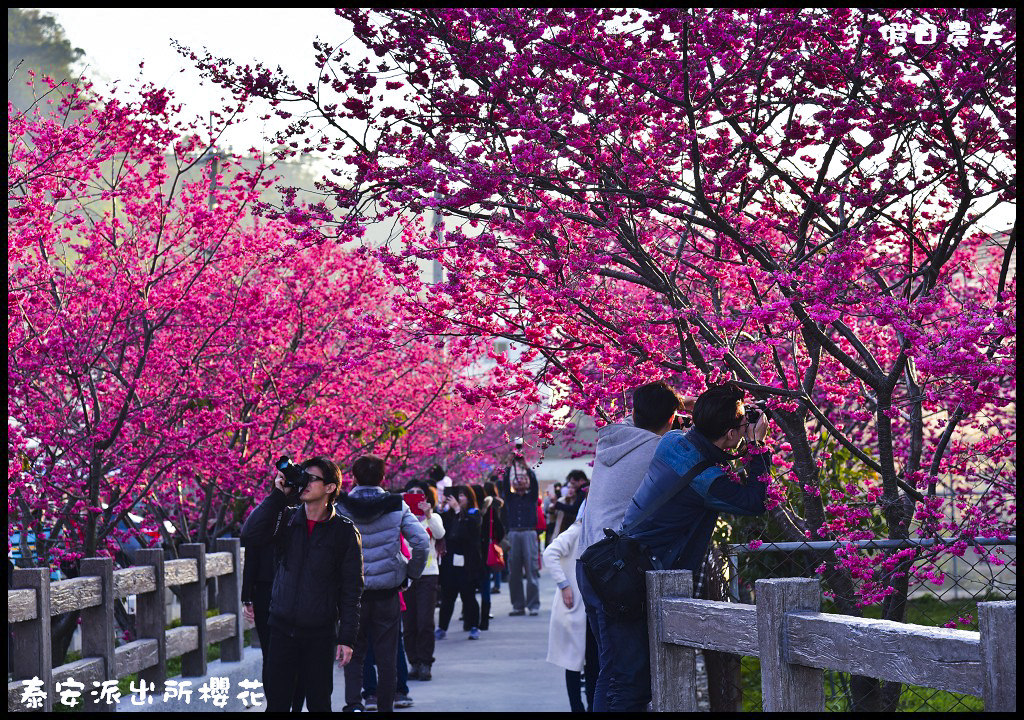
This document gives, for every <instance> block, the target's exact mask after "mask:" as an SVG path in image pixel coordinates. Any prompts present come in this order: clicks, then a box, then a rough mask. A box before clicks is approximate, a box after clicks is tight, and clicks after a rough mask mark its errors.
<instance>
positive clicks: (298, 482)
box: [274, 455, 310, 497]
mask: <svg viewBox="0 0 1024 720" xmlns="http://www.w3.org/2000/svg"><path fill="white" fill-rule="evenodd" d="M274 466H275V467H276V468H277V469H278V470H280V471H281V474H282V475H284V485H285V487H290V488H295V493H294V497H298V495H299V493H301V492H302V491H303V490H305V489H306V486H307V485H309V477H310V476H309V473H307V472H306V471H305V470H303V469H302V468H301V467H299V466H298V465H293V464H292V462H291V461H290V460H289V459H288V456H287V455H282V456H281V457H279V458H278V459H277V462H276V463H274Z"/></svg>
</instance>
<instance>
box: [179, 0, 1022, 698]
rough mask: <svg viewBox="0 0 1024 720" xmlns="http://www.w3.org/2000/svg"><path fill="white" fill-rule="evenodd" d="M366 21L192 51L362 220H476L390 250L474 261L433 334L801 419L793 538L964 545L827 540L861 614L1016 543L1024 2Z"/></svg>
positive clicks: (599, 380) (564, 382) (782, 467)
mask: <svg viewBox="0 0 1024 720" xmlns="http://www.w3.org/2000/svg"><path fill="white" fill-rule="evenodd" d="M338 14H339V15H340V16H341V18H342V20H343V24H342V23H339V29H338V32H337V36H339V37H342V36H344V37H348V36H349V30H350V29H351V30H352V32H353V33H354V37H355V39H356V40H357V41H358V42H359V43H361V46H362V48H353V47H347V46H342V45H337V44H334V43H332V42H328V41H322V40H321V41H318V42H317V43H316V44H315V48H314V50H315V67H316V71H317V74H318V76H319V77H318V78H317V79H316V80H315V81H314V82H310V83H309V84H308V85H302V84H299V83H296V82H294V81H292V80H290V79H289V78H287V77H284V76H283V75H281V74H280V73H278V72H274V71H272V70H270V69H269V68H267V67H265V66H262V65H257V66H254V67H250V66H245V67H242V66H239V65H237V64H235V63H232V62H231V61H230V60H228V59H225V58H217V57H214V56H212V55H210V54H208V53H207V54H198V53H195V52H192V51H189V50H188V49H185V48H182V52H183V53H184V54H185V55H186V56H188V57H190V58H192V59H193V60H196V61H197V62H198V63H199V66H200V67H201V68H202V69H203V71H204V72H205V73H206V75H207V76H208V77H210V78H212V79H213V80H215V81H216V82H218V83H220V84H221V85H223V86H224V87H227V88H231V89H232V90H234V91H235V92H237V93H238V95H239V96H240V97H253V96H257V97H263V98H267V99H269V100H270V101H271V102H272V103H273V104H274V106H275V107H276V111H277V113H278V114H279V115H280V116H282V117H286V118H290V119H292V120H293V121H294V122H293V124H292V125H291V127H290V129H289V130H288V131H286V132H284V133H282V135H281V137H280V139H281V140H282V142H284V143H286V144H291V145H292V146H293V147H295V148H296V149H302V150H307V151H313V150H318V151H321V152H328V153H333V154H334V156H335V157H336V168H335V170H334V174H333V176H332V178H325V179H324V182H323V183H322V184H321V185H320V186H319V190H321V191H322V192H323V193H324V197H325V208H326V207H328V206H330V209H332V210H335V211H336V216H337V217H338V218H339V219H343V221H345V222H349V221H351V219H352V218H353V217H362V218H364V219H366V220H379V219H382V218H387V217H392V216H414V217H415V216H420V215H422V213H424V212H425V211H426V210H433V211H437V212H440V213H442V214H443V215H444V216H445V217H447V218H449V223H450V224H455V225H458V227H457V228H454V229H453V228H449V229H448V231H447V232H445V233H443V234H439V233H434V232H431V231H430V230H429V229H427V228H424V227H418V226H417V225H416V223H415V222H410V223H408V227H407V228H406V230H405V232H404V233H403V234H402V236H401V239H400V241H398V242H395V243H393V244H392V246H391V247H390V248H389V249H388V250H386V251H382V252H379V253H378V256H379V257H380V259H381V261H382V262H383V263H384V264H385V266H386V267H387V268H388V270H389V271H390V272H391V273H392V274H393V276H394V277H395V278H396V279H399V280H403V281H404V284H403V287H408V286H410V284H411V283H410V282H408V281H409V279H410V278H412V275H413V273H414V270H415V263H416V262H417V261H422V260H432V261H437V262H439V263H441V265H442V266H443V267H444V268H445V271H446V281H445V282H443V283H441V284H437V285H433V286H430V287H423V288H417V290H416V292H410V293H409V294H408V295H407V296H406V297H405V298H404V299H403V300H402V302H404V304H405V311H406V312H409V313H411V314H413V315H415V316H417V317H419V318H420V327H421V328H422V330H423V331H424V332H426V333H429V334H432V335H435V336H447V337H459V338H468V337H478V336H482V337H501V338H507V339H509V340H513V341H515V342H517V343H519V344H521V345H522V346H523V347H526V348H527V351H526V353H525V354H524V356H523V358H522V362H520V363H508V364H501V365H499V369H498V372H499V374H500V376H501V383H500V385H499V386H498V387H502V388H503V389H504V390H506V391H507V390H512V391H513V392H512V393H511V395H512V396H515V397H517V398H518V399H521V400H525V401H527V402H529V401H534V400H536V399H537V393H538V390H537V384H538V383H545V384H546V385H547V386H549V387H551V388H553V389H554V399H553V402H554V407H555V409H558V408H559V407H565V408H571V409H575V410H579V411H583V412H587V413H590V414H593V415H595V416H598V417H601V418H603V419H604V420H606V421H607V420H611V419H614V417H616V416H617V415H618V414H621V413H622V412H623V411H624V406H623V403H622V400H621V399H622V398H623V397H624V394H625V392H626V391H627V390H628V389H629V388H631V387H633V386H635V385H636V384H639V383H641V382H645V381H648V380H650V379H652V378H656V377H662V376H669V377H670V378H672V379H673V380H674V381H675V382H676V383H677V384H678V385H679V386H680V388H681V389H683V390H684V391H686V392H689V393H696V392H699V391H700V390H702V389H703V388H704V387H706V385H707V384H708V383H712V382H716V381H719V380H721V379H724V378H726V377H729V378H733V379H735V380H737V381H738V382H739V383H740V384H741V385H742V386H743V387H744V388H745V389H746V390H747V391H748V392H749V393H751V395H752V396H753V397H754V398H757V399H759V400H761V401H764V402H765V403H766V404H767V407H768V408H769V410H770V413H771V416H772V419H773V421H774V422H775V424H776V426H777V427H778V430H779V437H778V441H777V442H776V443H775V444H774V445H773V446H772V447H771V451H772V452H773V453H774V458H775V464H776V467H777V468H778V469H779V474H778V477H777V478H776V480H775V481H773V483H772V486H771V489H770V497H771V504H772V506H773V520H774V521H775V522H776V523H777V525H778V528H779V529H780V532H781V533H782V535H783V537H784V538H785V539H796V540H802V539H804V538H809V539H815V540H817V539H835V540H844V541H845V540H856V539H862V538H866V537H877V536H879V535H880V536H883V537H888V538H891V539H905V538H909V537H910V536H911V535H918V536H923V537H934V536H939V535H942V536H947V537H948V536H952V537H954V538H957V539H958V542H957V544H956V545H954V546H953V547H952V548H949V547H944V546H939V547H936V548H933V549H931V550H928V551H923V550H920V549H916V548H911V549H909V550H899V551H891V552H885V553H876V554H874V555H865V554H862V553H858V552H857V551H855V550H854V549H853V548H852V546H849V547H848V548H847V549H844V550H843V551H841V552H838V553H822V554H821V556H820V559H821V567H820V568H819V571H820V572H821V573H822V574H823V577H824V579H825V581H826V582H827V584H828V587H829V589H830V592H831V593H832V594H833V595H834V597H835V600H836V603H837V606H838V607H839V608H840V610H841V611H843V612H847V613H852V614H859V613H860V608H861V607H862V606H863V605H865V604H869V603H875V602H881V603H882V609H883V617H885V618H888V619H893V620H902V619H903V618H904V611H905V605H906V598H907V594H908V587H909V583H910V582H911V581H912V580H913V581H938V582H941V577H940V573H939V571H938V567H937V562H938V560H939V558H940V557H941V553H943V552H953V553H959V554H962V553H963V552H964V551H965V550H966V549H967V548H968V547H969V546H970V544H971V542H970V538H973V537H975V536H978V535H982V536H989V537H1002V536H1005V535H1006V534H1008V533H1009V532H1011V529H1012V527H1013V526H1014V523H1015V504H1014V493H1015V467H1014V451H1015V430H1016V424H1015V418H1014V398H1015V378H1014V371H1013V368H1014V363H1015V351H1016V345H1015V339H1014V326H1015V299H1016V288H1015V274H1014V270H1013V261H1012V255H1013V252H1014V247H1015V238H1016V226H1014V227H1013V229H1012V230H1010V231H1009V232H1008V233H1004V234H1002V235H999V236H995V235H993V234H992V233H991V232H988V231H986V230H985V229H984V228H985V224H986V222H987V219H988V217H989V216H990V215H991V214H992V213H993V212H996V211H999V210H1003V211H1005V210H1006V208H1007V207H1011V208H1012V206H1013V203H1014V202H1015V198H1016V180H1015V172H1014V164H1015V158H1016V154H1015V139H1016V121H1015V112H1014V111H1015V94H1016V79H1015V71H1016V67H1015V27H1016V25H1015V19H1016V15H1015V11H1014V10H1012V9H1000V10H986V9H982V8H968V9H939V10H931V9H929V10H919V9H915V10H870V11H862V10H853V9H846V8H838V9H827V10H822V9H714V10H706V9H692V10H684V9H676V8H671V9H658V10H650V11H639V10H622V9H590V8H587V9H579V8H554V9H552V8H532V9H422V10H420V9H416V10H387V11H379V12H370V11H364V10H356V9H352V10H339V11H338ZM364 51H365V52H364ZM497 360H498V362H499V363H501V362H502V358H501V357H498V358H497ZM498 387H494V388H476V387H473V386H471V385H470V384H467V383H464V384H463V385H462V386H461V388H460V389H461V391H462V392H463V395H464V396H465V397H467V398H469V399H473V400H480V399H485V398H486V399H488V400H491V401H494V402H497V403H498V404H502V402H503V401H502V399H501V397H500V394H501V393H500V391H499V390H498ZM503 407H506V408H508V409H509V411H510V412H511V406H509V405H503ZM553 423H554V415H553V414H552V413H547V414H544V413H541V414H539V415H538V416H537V418H536V427H537V428H538V430H540V431H541V432H550V431H551V430H552V429H553ZM837 452H841V453H842V454H843V457H844V458H845V459H844V463H843V464H844V467H846V468H847V469H850V470H851V471H852V472H851V473H846V474H845V475H843V474H842V473H838V472H832V471H829V472H824V473H823V469H825V468H832V467H833V465H834V464H833V463H829V462H828V461H829V460H830V457H829V455H830V454H833V455H834V454H835V453H837ZM850 477H856V478H857V481H856V482H854V481H849V478H850ZM844 478H845V479H846V481H844ZM943 486H945V487H948V488H951V489H952V491H953V492H954V493H955V497H954V498H952V499H951V498H948V497H945V496H944V495H943V493H941V492H940V490H941V489H942V488H943ZM951 505H955V506H956V507H957V508H959V510H960V512H958V513H955V514H953V515H950V513H949V510H950V507H951ZM951 518H952V519H951ZM991 559H992V560H994V561H996V562H999V558H997V557H995V556H992V558H991ZM872 687H873V686H872V683H871V681H865V682H864V683H862V684H861V686H859V688H858V687H855V688H854V693H855V696H856V697H855V703H856V706H857V707H861V708H870V707H876V708H881V707H888V708H892V707H895V702H896V700H897V699H898V696H899V687H898V686H895V687H892V686H889V687H886V688H885V692H884V693H883V694H882V695H883V697H882V700H881V704H874V703H877V702H879V701H877V700H875V701H871V700H868V699H867V697H868V695H869V694H870V693H869V691H870V690H871V688H872Z"/></svg>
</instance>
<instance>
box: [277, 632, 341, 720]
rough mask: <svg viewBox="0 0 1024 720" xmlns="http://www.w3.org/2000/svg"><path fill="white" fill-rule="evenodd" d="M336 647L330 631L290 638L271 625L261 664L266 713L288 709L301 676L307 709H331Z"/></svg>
mask: <svg viewBox="0 0 1024 720" xmlns="http://www.w3.org/2000/svg"><path fill="white" fill-rule="evenodd" d="M337 646H338V643H337V642H336V641H335V639H334V637H333V636H331V635H330V634H324V635H319V636H310V637H292V636H291V635H289V634H288V633H287V632H285V631H283V630H281V629H280V628H276V627H271V628H270V648H269V649H268V651H267V655H266V664H265V665H264V667H263V677H264V689H265V690H266V695H267V712H288V710H289V709H291V707H292V701H293V700H294V698H295V690H296V687H298V683H299V679H300V678H301V680H302V683H303V687H304V689H305V695H306V707H307V708H308V709H309V711H310V712H330V711H331V692H332V691H333V690H334V658H335V653H336V648H337ZM300 707H301V706H300Z"/></svg>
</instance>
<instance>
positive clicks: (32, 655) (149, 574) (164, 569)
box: [7, 538, 245, 712]
mask: <svg viewBox="0 0 1024 720" xmlns="http://www.w3.org/2000/svg"><path fill="white" fill-rule="evenodd" d="M180 554H181V555H182V559H180V560H170V561H166V562H165V561H164V551H163V550H162V549H159V548H152V549H144V550H139V551H137V554H136V560H135V562H136V565H135V566H134V567H130V568H125V569H122V570H114V561H113V559H111V558H86V559H84V560H82V565H81V573H82V574H81V576H80V577H77V578H72V579H70V580H61V581H59V582H51V581H50V576H49V573H50V571H49V569H47V568H28V569H26V568H16V569H15V570H14V572H13V576H12V583H11V584H12V586H13V589H10V590H8V591H7V624H8V629H9V631H10V633H11V651H12V652H11V655H12V664H11V668H10V672H11V675H12V677H13V682H9V683H8V684H7V709H8V711H15V710H26V709H28V708H26V706H25V705H24V704H23V703H22V695H23V692H24V690H25V688H26V681H27V680H30V679H32V678H39V680H41V681H42V688H41V689H42V691H43V692H45V693H46V697H45V699H44V700H43V702H42V704H41V706H40V707H39V708H38V709H39V710H42V711H46V712H49V711H51V710H52V709H53V699H54V696H55V691H54V688H55V683H58V682H59V683H64V682H66V681H68V680H72V679H73V680H75V681H77V682H80V683H84V684H85V689H84V690H83V691H82V700H83V702H84V705H85V708H84V709H85V710H89V711H94V712H95V711H102V712H112V711H113V708H114V706H113V705H108V704H106V703H105V702H99V698H94V697H93V695H92V691H93V689H94V686H93V682H94V681H95V682H102V681H104V680H118V679H120V678H123V677H125V676H126V675H130V674H131V673H139V679H140V680H144V681H146V682H147V683H153V685H155V687H156V688H157V689H158V692H159V691H161V690H162V688H163V685H164V681H165V680H166V679H167V660H168V658H175V657H180V658H181V674H182V677H201V676H203V675H205V674H206V647H207V645H208V644H209V643H214V642H219V643H220V657H221V660H222V661H225V662H237V661H239V660H241V659H242V645H243V628H244V627H245V626H243V622H242V595H241V593H242V548H241V545H240V541H239V540H238V539H237V538H232V539H226V538H222V539H219V540H217V552H214V553H207V552H206V549H205V546H204V545H203V544H201V543H189V544H186V545H182V546H181V548H180ZM213 577H216V578H219V580H218V583H217V608H218V610H219V611H220V614H218V615H215V616H213V617H209V618H208V617H206V610H207V608H206V603H207V592H206V580H208V579H209V578H213ZM170 587H181V591H180V592H181V623H182V624H181V626H180V627H176V628H173V629H171V630H165V626H166V612H167V610H166V602H165V592H166V588H170ZM129 595H135V596H136V610H135V613H136V614H135V621H136V633H137V635H138V639H137V640H134V641H133V642H129V643H126V644H124V645H121V646H120V647H115V646H114V633H115V629H116V627H115V623H114V601H115V600H119V599H122V598H125V597H128V596H129ZM74 610H81V611H82V625H81V627H82V659H81V660H77V661H75V662H71V663H66V664H64V665H60V666H58V667H53V666H52V658H51V650H50V618H51V617H52V616H54V615H58V614H60V613H66V612H72V611H74Z"/></svg>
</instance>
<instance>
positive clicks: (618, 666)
mask: <svg viewBox="0 0 1024 720" xmlns="http://www.w3.org/2000/svg"><path fill="white" fill-rule="evenodd" d="M576 581H577V582H578V583H579V586H580V595H581V596H582V597H583V606H584V608H585V609H586V611H587V624H588V625H589V626H590V631H591V632H592V633H593V634H594V639H595V640H596V641H597V655H598V662H599V664H600V670H599V672H598V675H597V687H596V688H595V689H594V712H646V710H647V703H649V702H650V701H651V655H650V652H651V651H650V643H649V642H648V639H647V618H646V617H644V618H642V619H639V620H623V619H620V618H614V617H611V616H609V615H608V614H607V613H606V612H605V611H604V608H603V606H602V605H601V599H600V598H599V597H598V596H597V593H595V592H594V588H593V587H592V586H591V584H590V581H589V580H587V575H586V573H584V572H583V566H582V565H581V564H580V562H579V561H576Z"/></svg>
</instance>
